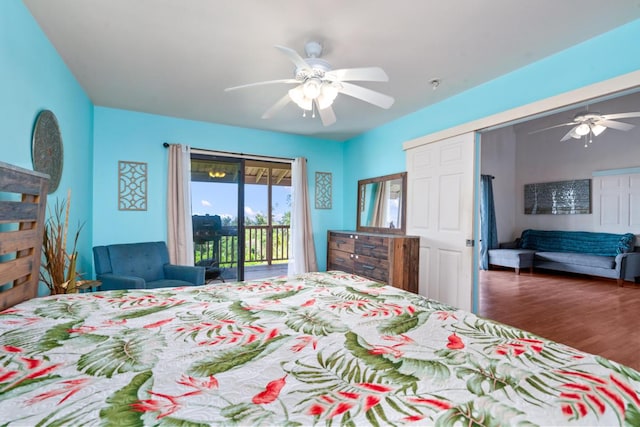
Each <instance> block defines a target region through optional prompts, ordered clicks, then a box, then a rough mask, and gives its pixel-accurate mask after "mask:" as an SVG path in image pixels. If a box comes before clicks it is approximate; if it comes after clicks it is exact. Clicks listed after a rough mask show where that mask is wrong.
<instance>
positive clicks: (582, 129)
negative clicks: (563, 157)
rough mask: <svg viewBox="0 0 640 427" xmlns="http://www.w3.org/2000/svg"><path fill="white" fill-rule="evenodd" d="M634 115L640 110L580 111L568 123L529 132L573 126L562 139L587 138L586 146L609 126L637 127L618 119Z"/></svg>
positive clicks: (638, 113) (626, 129) (621, 128)
mask: <svg viewBox="0 0 640 427" xmlns="http://www.w3.org/2000/svg"><path fill="white" fill-rule="evenodd" d="M632 117H640V111H636V112H629V113H616V114H600V113H591V112H589V111H585V112H581V113H578V114H576V115H575V116H574V118H573V121H571V122H568V123H561V124H559V125H555V126H550V127H547V128H544V129H538V130H535V131H533V132H529V134H534V133H538V132H542V131H546V130H549V129H555V128H559V127H563V126H572V127H571V129H570V130H569V132H567V133H566V134H565V135H564V136H563V137H562V139H560V141H568V140H570V139H571V138H574V139H580V138H583V137H584V139H585V143H584V146H585V147H587V146H588V144H590V143H591V142H593V137H594V136H598V135H600V134H602V132H604V131H605V130H607V129H608V128H611V129H616V130H623V131H628V130H631V129H633V128H634V127H635V125H632V124H630V123H625V122H620V121H617V120H618V119H628V118H632Z"/></svg>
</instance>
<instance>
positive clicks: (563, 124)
mask: <svg viewBox="0 0 640 427" xmlns="http://www.w3.org/2000/svg"><path fill="white" fill-rule="evenodd" d="M575 124H576V123H575V122H569V123H562V124H560V125H555V126H549V127H548V128H542V129H537V130H533V131H531V132H529V135H531V134H534V133H538V132H543V131H545V130H549V129H555V128H560V127H563V126H571V125H575Z"/></svg>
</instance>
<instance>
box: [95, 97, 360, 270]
mask: <svg viewBox="0 0 640 427" xmlns="http://www.w3.org/2000/svg"><path fill="white" fill-rule="evenodd" d="M94 120H95V122H94V144H95V148H94V159H95V160H94V177H95V179H94V182H93V192H94V195H95V197H94V201H93V220H94V224H95V227H94V230H93V237H94V244H95V245H100V244H109V243H117V242H119V243H127V242H137V241H149V240H166V235H167V219H166V206H167V197H166V188H167V178H166V175H167V162H168V153H169V151H168V150H167V149H166V148H164V147H163V146H162V143H163V142H169V143H180V144H185V145H189V146H190V147H192V148H200V149H210V150H220V151H228V152H235V153H248V154H257V155H266V156H274V157H287V158H293V157H306V158H307V160H308V161H307V169H308V180H309V195H310V197H311V211H312V220H313V230H314V241H315V246H316V252H317V257H318V264H319V267H320V268H321V269H324V268H325V266H326V252H327V248H326V233H327V230H328V229H335V228H342V226H343V224H342V211H343V200H345V196H344V194H343V185H342V180H343V177H342V175H343V164H342V158H343V154H342V149H343V143H341V142H336V141H328V140H321V139H315V138H306V137H301V136H295V135H287V134H281V133H274V132H265V131H258V130H252V129H244V128H238V127H232V126H223V125H217V124H212V123H204V122H196V121H190V120H182V119H176V118H171V117H164V116H157V115H152V114H144V113H137V112H132V111H124V110H117V109H111V108H102V107H96V108H95V117H94ZM120 160H124V161H133V162H146V163H147V164H148V178H149V179H148V182H149V184H148V196H147V200H148V209H147V210H146V211H119V210H118V201H117V198H118V170H117V168H118V161H120ZM315 172H331V173H332V179H333V207H332V209H330V210H317V209H315V206H314V200H313V197H314V195H315ZM354 193H355V190H354ZM353 196H355V194H354V195H353Z"/></svg>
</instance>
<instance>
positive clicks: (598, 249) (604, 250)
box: [520, 230, 635, 256]
mask: <svg viewBox="0 0 640 427" xmlns="http://www.w3.org/2000/svg"><path fill="white" fill-rule="evenodd" d="M634 242H635V236H634V235H633V234H632V233H627V234H612V233H596V232H589V231H548V230H524V231H523V232H522V237H521V243H520V245H521V247H522V248H524V249H533V250H536V251H539V252H573V253H583V254H591V255H601V256H616V255H617V254H621V253H626V252H631V251H633V248H634Z"/></svg>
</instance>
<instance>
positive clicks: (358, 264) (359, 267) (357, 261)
mask: <svg viewBox="0 0 640 427" xmlns="http://www.w3.org/2000/svg"><path fill="white" fill-rule="evenodd" d="M353 271H354V273H356V274H359V275H360V276H365V277H369V278H371V279H373V280H378V281H380V282H383V283H387V282H388V281H389V262H388V261H387V260H382V259H378V258H372V257H368V256H365V255H355V256H354V260H353Z"/></svg>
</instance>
